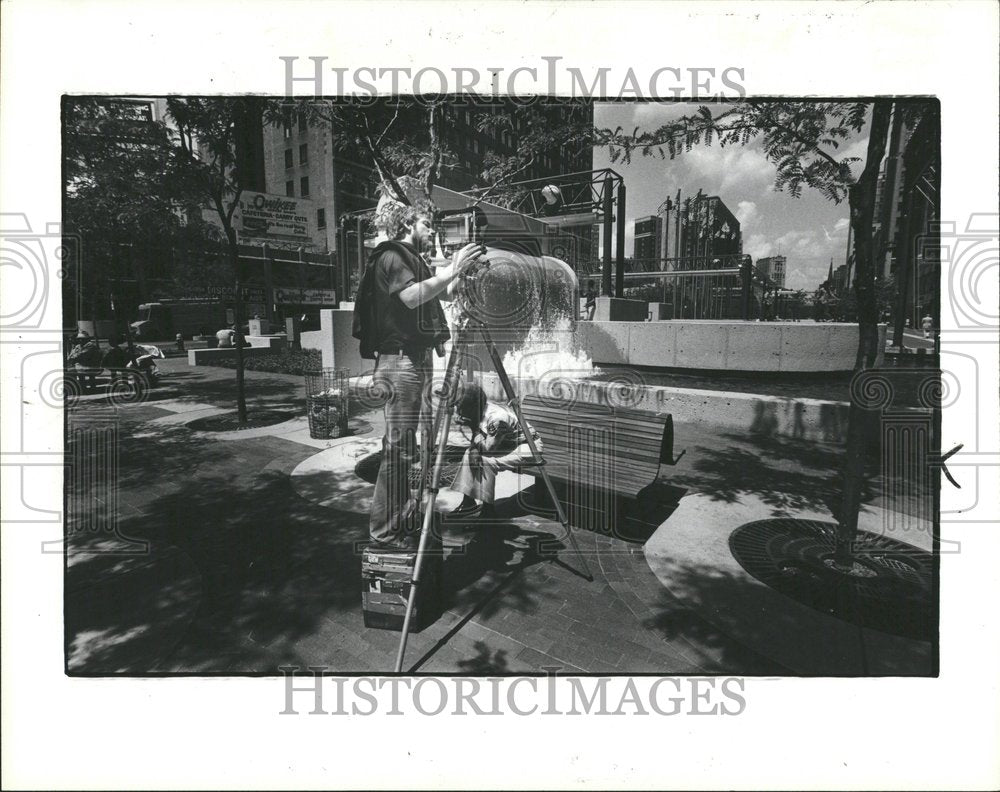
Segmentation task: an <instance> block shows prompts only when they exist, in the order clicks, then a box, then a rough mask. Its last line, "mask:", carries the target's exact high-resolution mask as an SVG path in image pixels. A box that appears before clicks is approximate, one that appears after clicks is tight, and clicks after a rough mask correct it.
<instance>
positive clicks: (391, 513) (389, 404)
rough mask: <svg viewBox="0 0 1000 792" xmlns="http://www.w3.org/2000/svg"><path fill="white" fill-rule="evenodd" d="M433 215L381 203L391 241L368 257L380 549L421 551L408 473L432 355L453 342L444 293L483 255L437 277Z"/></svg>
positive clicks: (426, 405) (459, 256)
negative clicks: (377, 399) (381, 413)
mask: <svg viewBox="0 0 1000 792" xmlns="http://www.w3.org/2000/svg"><path fill="white" fill-rule="evenodd" d="M432 217H433V215H432V211H431V209H430V207H427V206H425V207H420V208H417V207H414V206H409V205H405V204H402V203H400V202H396V201H392V200H388V201H383V202H382V203H380V206H379V209H378V211H377V212H376V218H375V224H376V227H377V228H378V229H379V230H380V231H381V232H382V233H383V234H384V235H385V236H386V237H387V241H385V242H383V243H381V244H380V245H379V246H378V247H376V248H375V250H374V251H372V254H371V256H370V257H369V261H368V271H366V273H365V283H363V284H362V288H361V289H360V290H359V303H358V305H357V306H356V310H357V311H359V312H360V314H361V315H363V316H366V317H370V319H369V320H368V321H369V322H370V324H371V325H372V327H370V328H368V330H367V331H366V335H367V336H368V339H367V343H370V344H371V345H372V347H373V349H374V354H375V359H376V363H375V374H374V376H373V385H374V386H375V387H376V388H377V389H379V390H380V391H382V392H383V393H384V394H385V395H386V396H387V400H386V403H385V436H384V438H383V440H382V463H381V466H380V467H379V474H378V479H377V481H376V483H375V494H374V497H373V499H372V507H371V516H370V520H369V535H370V537H371V540H372V542H373V543H374V544H375V545H376V546H378V545H382V546H390V547H415V546H416V542H417V539H418V536H417V534H418V532H419V529H420V514H419V505H418V504H417V502H416V499H415V498H414V497H413V495H412V494H411V492H410V486H409V475H408V474H409V468H410V466H411V464H412V463H413V461H414V460H415V458H416V448H417V442H416V430H417V427H418V425H419V423H420V418H421V414H422V412H424V413H427V414H429V410H430V404H431V397H430V383H431V373H432V361H431V350H432V349H435V348H438V349H440V347H441V345H443V343H444V342H445V341H447V340H448V338H449V332H448V325H447V323H446V322H445V317H444V312H443V311H442V309H441V304H440V302H439V296H440V295H441V294H442V293H443V292H445V291H446V290H448V288H449V286H451V285H452V283H453V282H455V280H456V279H457V278H459V277H460V276H461V275H462V274H463V272H464V271H465V270H466V269H467V268H468V267H469V265H470V264H472V263H474V262H475V260H476V259H477V258H478V257H479V255H480V254H481V253H482V247H481V246H480V245H478V244H469V245H466V246H465V247H463V248H462V249H461V250H459V251H458V252H456V253H455V254H454V256H453V257H452V259H451V261H450V262H448V263H446V264H444V265H443V266H439V267H438V268H437V271H436V272H433V273H432V272H431V270H430V268H429V267H428V265H427V263H426V262H425V260H424V259H423V258H422V257H421V255H420V254H421V253H424V252H426V251H429V249H430V247H431V244H432V239H433V234H434V226H433V220H432ZM369 278H370V279H371V280H370V281H369ZM362 300H364V301H366V305H362V304H361V301H362ZM365 344H366V341H365V340H362V346H363V347H364V345H365ZM421 473H422V474H423V473H425V471H421Z"/></svg>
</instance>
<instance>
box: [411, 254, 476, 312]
mask: <svg viewBox="0 0 1000 792" xmlns="http://www.w3.org/2000/svg"><path fill="white" fill-rule="evenodd" d="M482 252H483V247H482V245H480V244H478V243H475V242H472V243H470V244H468V245H466V246H465V247H464V248H462V249H461V250H460V251H458V252H457V253H456V254H455V256H454V257H453V258H452V260H451V264H448V265H447V266H445V267H440V268H438V271H437V273H435V274H434V275H432V276H431V277H429V278H428V279H427V280H422V281H419V282H418V283H411V284H410V285H409V286H407V287H406V288H405V289H403V290H402V291H401V292H399V299H400V301H401V302H402V303H403V305H405V306H406V307H407V308H410V309H413V308H416V307H417V306H418V305H423V304H424V303H425V302H427V301H428V300H430V299H432V298H434V297H437V296H438V295H439V294H440V293H441V292H443V291H444V290H445V289H447V288H448V286H449V284H451V283H452V282H453V281H454V280H455V279H456V278H458V277H459V276H460V275H461V274H462V273H463V272H464V271H465V270H466V268H467V267H468V266H469V265H470V264H471V263H472V262H474V261H475V260H476V259H477V258H479V256H480V255H482Z"/></svg>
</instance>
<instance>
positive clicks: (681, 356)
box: [577, 303, 886, 372]
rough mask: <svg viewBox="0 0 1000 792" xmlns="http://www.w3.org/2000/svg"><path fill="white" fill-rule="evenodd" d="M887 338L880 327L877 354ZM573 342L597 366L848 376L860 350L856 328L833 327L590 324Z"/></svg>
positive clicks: (579, 328)
mask: <svg viewBox="0 0 1000 792" xmlns="http://www.w3.org/2000/svg"><path fill="white" fill-rule="evenodd" d="M643 305H646V303H643ZM885 333H886V326H885V325H879V342H878V345H879V349H884V347H885ZM577 339H578V342H579V345H580V348H581V349H584V350H586V351H587V352H588V353H589V354H590V356H591V359H592V360H593V361H594V363H595V364H596V365H600V364H602V363H604V364H616V365H631V366H651V367H657V368H676V369H702V370H713V371H801V372H822V371H851V370H853V369H854V358H855V356H856V354H857V350H858V326H857V325H856V324H846V323H832V322H823V323H814V322H789V323H787V324H786V323H781V322H741V321H702V320H671V321H659V322H640V321H634V322H621V321H593V322H580V323H579V324H577ZM878 365H881V361H880V360H879V361H876V366H878Z"/></svg>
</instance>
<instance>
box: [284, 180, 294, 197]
mask: <svg viewBox="0 0 1000 792" xmlns="http://www.w3.org/2000/svg"><path fill="white" fill-rule="evenodd" d="M285 195H287V196H288V197H289V198H294V197H295V182H294V181H292V180H291V179H289V180H288V181H286V182H285Z"/></svg>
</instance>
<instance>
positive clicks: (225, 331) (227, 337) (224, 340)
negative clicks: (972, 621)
mask: <svg viewBox="0 0 1000 792" xmlns="http://www.w3.org/2000/svg"><path fill="white" fill-rule="evenodd" d="M215 337H216V339H218V342H219V344H218V346H219V349H231V348H232V347H234V346H236V343H235V341H236V325H230V326H229V327H223V328H222V329H221V330H220V331H219V332H218V333H216V334H215Z"/></svg>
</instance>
